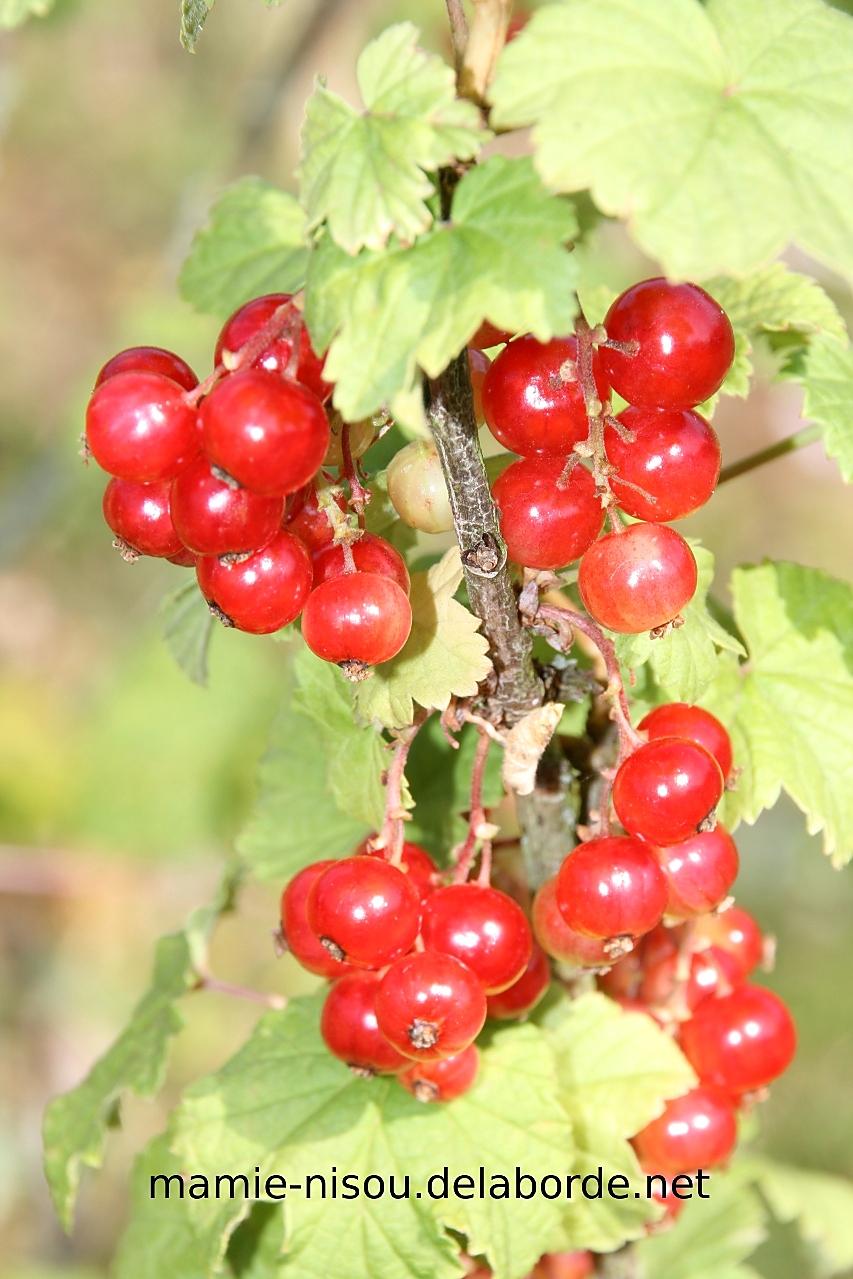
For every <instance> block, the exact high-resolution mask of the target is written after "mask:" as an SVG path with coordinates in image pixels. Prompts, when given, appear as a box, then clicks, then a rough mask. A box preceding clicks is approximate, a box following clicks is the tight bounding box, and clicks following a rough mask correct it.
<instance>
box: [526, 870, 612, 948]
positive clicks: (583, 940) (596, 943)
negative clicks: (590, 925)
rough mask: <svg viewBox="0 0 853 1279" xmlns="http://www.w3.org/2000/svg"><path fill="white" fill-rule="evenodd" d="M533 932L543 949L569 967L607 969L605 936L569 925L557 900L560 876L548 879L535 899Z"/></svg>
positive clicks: (532, 919) (532, 920)
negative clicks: (578, 929) (581, 930)
mask: <svg viewBox="0 0 853 1279" xmlns="http://www.w3.org/2000/svg"><path fill="white" fill-rule="evenodd" d="M531 923H532V925H533V934H534V936H535V938H536V940H537V941H538V943H539V945H540V946H541V947H542V949H543V950H545V951H547V953H548V954H549V955H550V956H551V958H552V959H556V960H557V961H558V963H561V964H565V965H566V966H567V967H570V968H608V967H609V966H610V964H611V963H612V960H611V957H610V954H609V952H608V949H607V946H606V939H604V938H601V937H588V936H587V935H586V934H585V933H579V932H578V931H577V929H575V928H570V927H569V925H568V924H567V923H566V920H565V919H564V917H563V913H562V911H561V910H560V907H559V905H558V902H557V879H556V877H554V878H553V879H547V880H546V881H545V883H544V884H543V885H542V887H541V888H540V889H539V891H538V892H537V894H536V896H535V898H534V899H533V911H532V918H531Z"/></svg>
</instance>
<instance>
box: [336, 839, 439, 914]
mask: <svg viewBox="0 0 853 1279" xmlns="http://www.w3.org/2000/svg"><path fill="white" fill-rule="evenodd" d="M369 845H370V840H369V839H366V840H364V841H363V843H361V844H359V846H358V848H356V849H355V850H354V852H355V854H356V855H358V854H361V853H367V855H368V856H370V857H385V856H386V852H385V850H384V849H381V848H378V849H373V848H370V847H369ZM400 870H401V871H402V872H403V874H404V875H408V877H409V879H410V880H411V882H412V887H413V888H414V890H415V892H416V893H417V895H418V897H420V899H421V901H425V900H426V899H427V897H429V895H430V893H432V892H434V891H435V889H436V888H437V887H438V885H439V882H440V881H439V872H438V867H437V866H436V864H435V862H434V861H433V860H432V858H431V857H430V855H429V853H428V852H427V850H426V849H425V848H421V846H420V844H412V843H410V841H409V840H406V842H405V843H404V844H403V851H402V853H401V855H400Z"/></svg>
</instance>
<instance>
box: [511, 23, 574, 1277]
mask: <svg viewBox="0 0 853 1279" xmlns="http://www.w3.org/2000/svg"><path fill="white" fill-rule="evenodd" d="M524 21H525V22H526V21H527V17H525V18H524ZM516 34H518V32H516ZM511 38H512V37H511V36H510V35H509V34H508V35H507V40H508V41H509V40H510V39H511ZM593 1274H595V1265H594V1263H593V1257H592V1253H591V1252H546V1253H545V1254H544V1256H542V1257H540V1258H539V1260H538V1261H537V1263H536V1265H535V1266H534V1267H533V1269H532V1271H531V1272H530V1279H589V1277H590V1276H591V1275H593Z"/></svg>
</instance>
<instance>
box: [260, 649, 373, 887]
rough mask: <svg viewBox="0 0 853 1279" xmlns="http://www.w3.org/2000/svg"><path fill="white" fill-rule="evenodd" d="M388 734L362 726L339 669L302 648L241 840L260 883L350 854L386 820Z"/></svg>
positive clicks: (281, 877)
mask: <svg viewBox="0 0 853 1279" xmlns="http://www.w3.org/2000/svg"><path fill="white" fill-rule="evenodd" d="M386 764H387V758H386V754H385V750H384V748H383V745H382V739H381V737H380V736H379V735H378V734H377V733H376V731H375V730H374V729H373V728H370V727H365V726H364V725H359V724H357V723H356V722H355V720H354V717H353V713H352V700H351V694H350V691H349V685H348V684H347V683H346V681H345V680H344V678H343V676H342V675H341V674H340V672H339V671H338V670H337V669H336V668H335V667H333V666H330V665H329V664H328V663H327V662H321V661H320V659H319V658H316V657H314V656H313V654H312V653H310V652H309V651H308V650H307V649H300V651H299V652H298V654H297V656H296V659H295V661H294V663H293V673H292V677H291V683H290V686H289V687H287V688H285V690H284V694H283V699H282V704H281V710H280V711H279V714H278V716H277V718H276V720H275V722H274V724H273V727H272V731H271V734H270V742H269V746H268V748H267V752H266V755H265V756H264V758H263V760H262V761H261V766H260V775H259V787H258V797H257V800H256V802H255V806H254V809H253V812H252V815H251V817H250V819H249V822H248V824H247V825H246V827H245V829H244V830H243V833H242V834H241V836H240V838H239V840H238V848H239V851H240V854H241V856H242V857H243V858H244V860H245V861H246V863H247V865H249V866H250V867H251V869H252V871H253V872H254V873H255V874H256V875H258V876H259V877H260V878H261V879H269V880H273V881H274V882H277V883H283V882H284V881H285V880H287V879H289V878H290V877H291V876H292V875H295V874H296V872H297V871H298V870H300V869H301V868H302V867H303V866H305V865H307V864H308V862H310V861H314V860H316V859H317V858H319V857H338V856H341V855H342V854H345V853H348V852H349V851H350V850H351V849H352V848H353V847H354V846H355V845H356V844H357V843H358V842H359V841H360V840H362V839H363V838H364V837H365V835H367V834H369V833H370V832H371V831H373V830H377V829H378V828H379V826H380V825H381V823H382V816H383V811H384V800H383V792H382V786H381V773H382V770H383V768H384V767H385V766H386Z"/></svg>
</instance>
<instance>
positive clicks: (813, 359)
mask: <svg viewBox="0 0 853 1279" xmlns="http://www.w3.org/2000/svg"><path fill="white" fill-rule="evenodd" d="M801 380H802V383H803V387H804V390H805V399H804V401H803V417H805V418H808V419H809V420H810V421H812V422H816V423H817V424H818V425H819V426H821V427H823V444H824V448H825V449H826V452H827V454H828V456H829V457H831V458H834V459H835V460H836V462H837V463H838V467H839V470H840V471H841V474H842V476H843V477H844V479H845V480H846V481H847V483H848V484H849V483H850V482H851V480H853V415H851V412H850V405H851V403H853V351H851V349H850V347H849V346H847V345H844V344H842V343H841V342H836V341H835V340H834V339H833V338H832V337H823V338H820V339H818V340H817V341H815V342H814V343H812V346H811V349H810V350H809V352H808V354H807V356H806V358H805V362H804V367H803V373H802V379H801Z"/></svg>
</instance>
